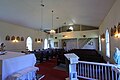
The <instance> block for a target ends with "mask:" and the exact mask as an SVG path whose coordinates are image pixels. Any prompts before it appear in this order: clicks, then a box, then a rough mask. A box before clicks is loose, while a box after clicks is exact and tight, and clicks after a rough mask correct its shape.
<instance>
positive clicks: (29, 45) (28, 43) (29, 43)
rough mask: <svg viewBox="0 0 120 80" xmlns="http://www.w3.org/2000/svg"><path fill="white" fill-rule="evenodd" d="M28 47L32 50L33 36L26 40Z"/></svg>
mask: <svg viewBox="0 0 120 80" xmlns="http://www.w3.org/2000/svg"><path fill="white" fill-rule="evenodd" d="M26 48H27V49H28V50H30V51H32V38H31V37H28V38H27V40H26Z"/></svg>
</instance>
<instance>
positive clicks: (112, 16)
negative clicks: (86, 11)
mask: <svg viewBox="0 0 120 80" xmlns="http://www.w3.org/2000/svg"><path fill="white" fill-rule="evenodd" d="M118 22H120V0H116V2H115V3H114V5H113V7H112V8H111V10H110V11H109V13H108V15H107V16H106V17H105V19H104V21H103V22H102V24H101V25H100V28H99V34H100V35H101V34H102V33H105V30H106V29H109V33H110V29H111V27H112V28H113V27H114V25H118ZM115 47H118V48H119V49H120V39H118V38H115V37H114V36H110V53H111V58H110V59H109V60H110V61H111V62H114V61H113V53H114V51H115ZM102 53H103V55H104V57H105V41H103V42H102ZM105 58H106V57H105Z"/></svg>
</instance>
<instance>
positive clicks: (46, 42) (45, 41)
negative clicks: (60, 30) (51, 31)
mask: <svg viewBox="0 0 120 80" xmlns="http://www.w3.org/2000/svg"><path fill="white" fill-rule="evenodd" d="M47 48H48V41H47V39H45V40H44V49H47Z"/></svg>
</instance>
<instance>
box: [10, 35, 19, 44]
mask: <svg viewBox="0 0 120 80" xmlns="http://www.w3.org/2000/svg"><path fill="white" fill-rule="evenodd" d="M17 39H19V37H17ZM17 39H16V38H15V36H12V37H11V40H12V42H14V43H15V42H19V41H18V40H17Z"/></svg>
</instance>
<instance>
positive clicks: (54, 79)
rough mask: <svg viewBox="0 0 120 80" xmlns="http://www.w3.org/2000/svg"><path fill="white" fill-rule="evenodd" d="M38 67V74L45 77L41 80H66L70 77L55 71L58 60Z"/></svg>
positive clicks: (65, 73) (62, 72)
mask: <svg viewBox="0 0 120 80" xmlns="http://www.w3.org/2000/svg"><path fill="white" fill-rule="evenodd" d="M36 66H37V67H39V69H40V70H39V71H38V72H37V73H38V74H43V75H45V77H44V78H43V79H41V80H65V78H66V77H68V75H67V72H65V71H61V70H56V69H53V68H54V67H55V66H56V59H52V60H49V61H46V62H42V63H40V64H37V65H36Z"/></svg>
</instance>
